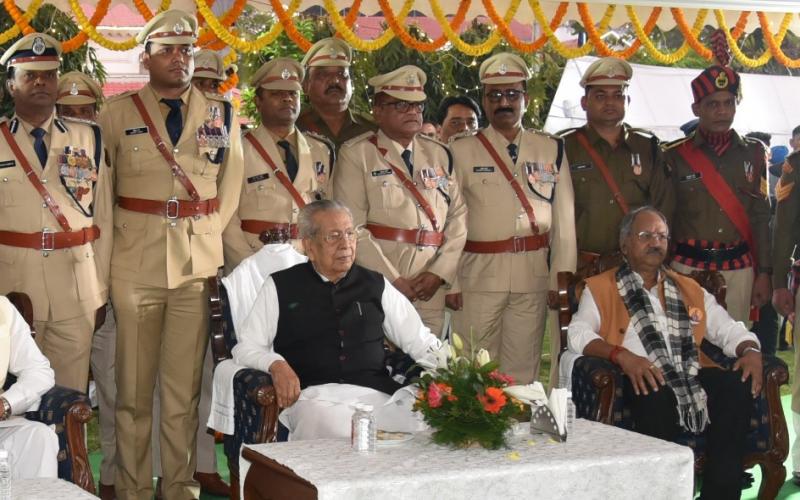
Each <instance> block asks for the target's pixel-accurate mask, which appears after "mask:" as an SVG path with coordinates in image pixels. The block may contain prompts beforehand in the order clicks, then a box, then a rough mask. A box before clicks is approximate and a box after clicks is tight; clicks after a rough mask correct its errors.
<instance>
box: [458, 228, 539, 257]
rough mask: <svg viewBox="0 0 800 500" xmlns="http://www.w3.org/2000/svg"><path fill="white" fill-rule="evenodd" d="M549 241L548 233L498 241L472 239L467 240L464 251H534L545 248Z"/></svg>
mask: <svg viewBox="0 0 800 500" xmlns="http://www.w3.org/2000/svg"><path fill="white" fill-rule="evenodd" d="M549 243H550V239H549V237H548V233H544V234H534V235H531V236H517V237H514V238H509V239H507V240H499V241H472V240H467V242H466V243H465V244H464V251H465V252H469V253H520V252H534V251H536V250H539V249H542V248H547V246H548V245H549Z"/></svg>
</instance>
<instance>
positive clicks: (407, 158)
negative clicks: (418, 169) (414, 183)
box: [400, 149, 414, 177]
mask: <svg viewBox="0 0 800 500" xmlns="http://www.w3.org/2000/svg"><path fill="white" fill-rule="evenodd" d="M400 156H402V157H403V163H405V164H406V168H407V169H408V173H409V175H411V177H414V164H413V163H411V150H410V149H404V150H403V153H402V154H401V155H400Z"/></svg>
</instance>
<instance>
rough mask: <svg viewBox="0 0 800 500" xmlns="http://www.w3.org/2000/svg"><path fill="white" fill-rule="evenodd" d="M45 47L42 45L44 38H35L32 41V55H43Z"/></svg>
mask: <svg viewBox="0 0 800 500" xmlns="http://www.w3.org/2000/svg"><path fill="white" fill-rule="evenodd" d="M46 48H47V47H45V45H44V38H42V37H40V36H37V37H36V38H34V39H33V47H32V49H33V53H34V54H36V55H37V56H40V55H42V54H44V51H45V49H46Z"/></svg>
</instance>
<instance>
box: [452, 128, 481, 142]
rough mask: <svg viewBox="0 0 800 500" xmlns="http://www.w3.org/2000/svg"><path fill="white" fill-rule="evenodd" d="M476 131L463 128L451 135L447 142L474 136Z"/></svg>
mask: <svg viewBox="0 0 800 500" xmlns="http://www.w3.org/2000/svg"><path fill="white" fill-rule="evenodd" d="M477 133H478V131H477V130H469V129H468V130H464V131H463V132H459V133H457V134H453V135H451V136H450V139H449V141H448V142H453V141H457V140H459V139H463V138H464V137H475V134H477Z"/></svg>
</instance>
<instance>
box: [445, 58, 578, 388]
mask: <svg viewBox="0 0 800 500" xmlns="http://www.w3.org/2000/svg"><path fill="white" fill-rule="evenodd" d="M479 75H480V80H481V83H483V101H482V103H483V110H484V112H485V114H486V118H487V119H488V120H489V124H490V125H489V126H488V127H487V128H485V129H482V130H480V131H479V132H478V133H477V134H475V135H467V136H461V137H459V136H456V138H455V140H454V141H453V142H451V144H450V147H451V149H452V150H453V159H454V163H455V171H456V177H457V178H458V179H459V181H460V182H461V185H462V189H463V191H464V197H465V199H466V202H467V206H468V207H469V218H468V231H467V243H466V245H465V246H464V254H463V255H462V256H461V262H460V265H459V271H458V282H459V286H460V291H461V294H460V296H459V295H454V296H453V297H450V300H449V304H450V305H452V306H453V307H454V308H455V309H457V311H456V313H455V314H454V315H453V329H454V331H456V332H458V333H460V334H461V337H462V338H464V339H466V340H468V341H469V340H470V339H471V341H472V342H473V343H474V344H477V347H484V348H486V349H487V350H488V351H489V354H490V355H491V356H492V359H497V360H499V362H500V367H501V369H502V370H503V371H505V372H506V373H508V374H510V375H512V376H513V377H514V379H515V380H517V381H518V383H522V384H527V383H530V382H531V381H533V380H535V379H536V378H538V374H539V360H540V356H541V348H542V339H543V337H544V329H545V319H546V317H547V311H548V309H547V292H548V290H555V286H556V273H557V272H559V271H574V270H575V259H576V249H575V217H574V212H573V203H574V198H573V193H572V180H571V178H570V171H569V168H568V166H567V158H566V155H565V154H564V148H563V143H562V141H561V139H559V138H557V137H553V136H550V135H547V134H544V133H542V132H539V131H536V130H528V129H525V128H523V126H522V115H523V113H524V111H525V108H526V106H527V103H528V95H527V92H526V88H525V82H526V80H528V79H529V78H530V76H531V73H530V70H529V69H528V67H527V65H526V64H525V61H523V60H522V59H521V58H520V57H518V56H516V55H513V54H509V53H500V54H496V55H494V56H492V57H490V58H488V59H486V60H485V61H484V62H483V64H481V66H480V70H479ZM548 261H549V265H548ZM554 330H555V328H554ZM558 344H559V342H558V335H554V336H553V338H552V341H551V351H552V352H553V353H558ZM553 359H554V360H555V359H557V358H555V357H554V358H553ZM555 364H556V363H555V362H553V365H555ZM554 368H555V367H553V370H554ZM551 380H552V379H551Z"/></svg>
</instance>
